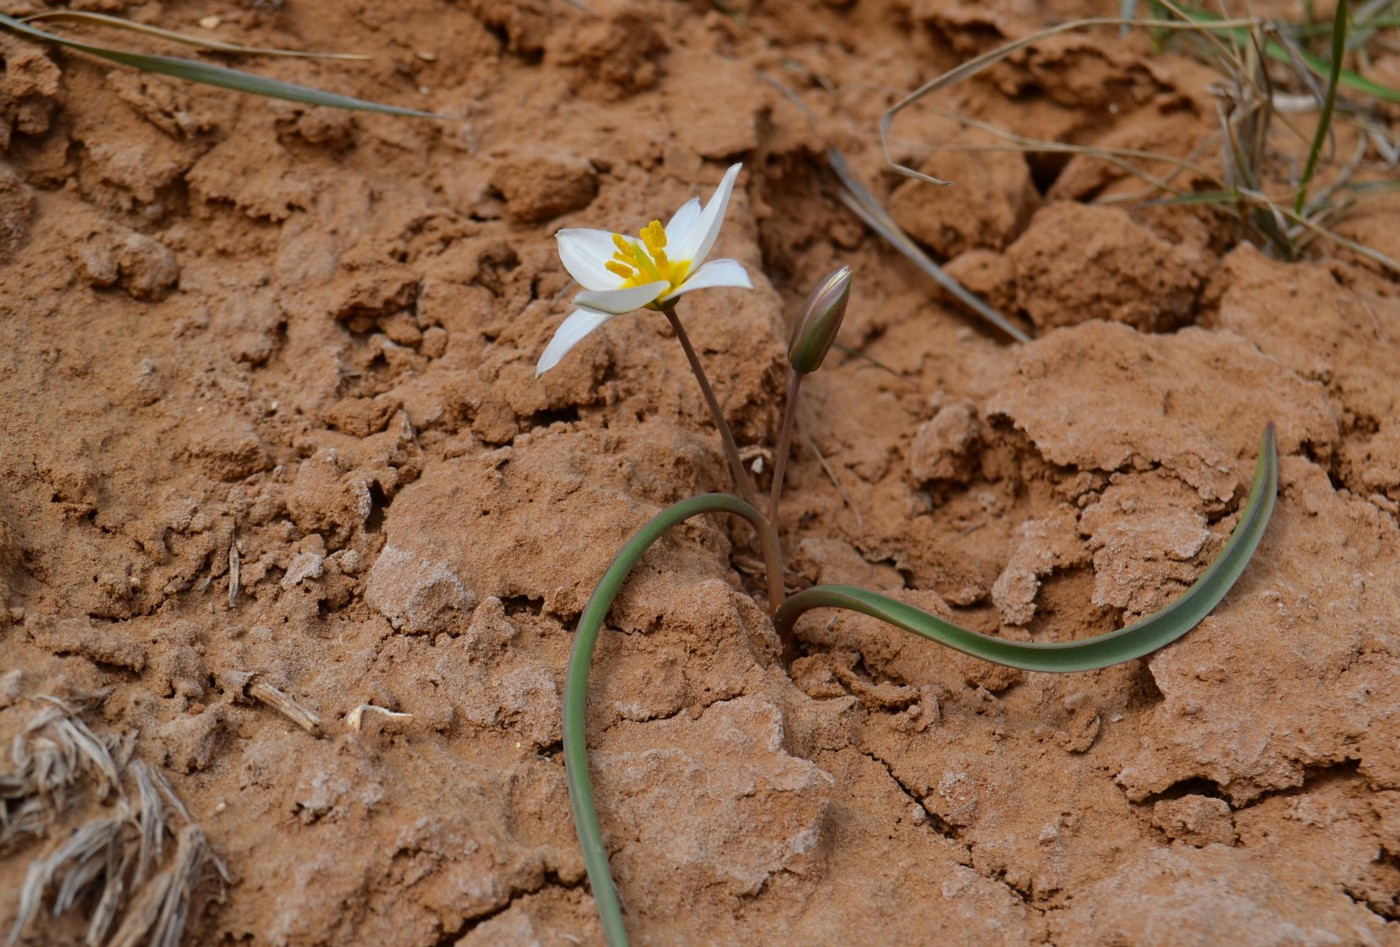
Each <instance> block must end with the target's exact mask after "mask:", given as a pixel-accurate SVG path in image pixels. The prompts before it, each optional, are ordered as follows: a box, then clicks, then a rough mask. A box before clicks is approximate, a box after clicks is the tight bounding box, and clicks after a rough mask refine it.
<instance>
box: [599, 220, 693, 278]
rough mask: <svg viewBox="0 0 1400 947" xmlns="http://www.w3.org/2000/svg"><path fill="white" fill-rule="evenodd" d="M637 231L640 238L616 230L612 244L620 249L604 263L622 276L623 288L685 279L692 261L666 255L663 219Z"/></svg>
mask: <svg viewBox="0 0 1400 947" xmlns="http://www.w3.org/2000/svg"><path fill="white" fill-rule="evenodd" d="M638 235H639V236H640V237H641V238H642V239H641V240H640V241H637V240H629V239H628V238H626V237H624V236H622V235H621V234H613V237H612V240H613V246H615V247H617V252H616V253H614V254H613V256H612V259H611V260H608V261H607V262H606V263H604V264H603V266H605V267H606V268H607V270H608V272H609V273H612V274H613V275H614V276H620V277H621V278H622V281H623V282H622V286H621V287H620V288H622V289H628V288H630V287H632V286H640V285H642V284H643V283H663V282H664V283H670V284H671V286H672V287H673V288H674V287H676V286H679V285H680V284H681V283H683V282H684V281H685V277H686V274H687V273H689V272H690V261H689V260H680V261H672V260H671V259H670V258H669V257H667V256H666V228H665V227H663V226H662V225H661V221H659V220H653V221H652V222H651V223H649V224H647V225H646V226H645V227H643V228H642V229H641V230H640V231H639V232H638Z"/></svg>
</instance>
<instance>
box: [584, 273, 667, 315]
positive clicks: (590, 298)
mask: <svg viewBox="0 0 1400 947" xmlns="http://www.w3.org/2000/svg"><path fill="white" fill-rule="evenodd" d="M670 285H671V284H670V283H667V282H665V281H664V280H663V281H662V282H659V283H643V284H642V285H641V286H629V287H627V288H626V289H608V290H603V291H601V292H586V293H579V294H578V295H577V296H575V297H574V305H575V306H578V307H580V308H583V309H596V310H598V311H599V312H608V313H612V314H613V315H614V316H620V315H622V314H623V313H624V312H631V311H632V310H633V309H640V308H642V307H643V306H645V305H646V304H647V303H649V302H651V301H653V300H654V299H656V297H658V296H660V295H661V293H662V291H664V290H666V289H667V288H669V287H670Z"/></svg>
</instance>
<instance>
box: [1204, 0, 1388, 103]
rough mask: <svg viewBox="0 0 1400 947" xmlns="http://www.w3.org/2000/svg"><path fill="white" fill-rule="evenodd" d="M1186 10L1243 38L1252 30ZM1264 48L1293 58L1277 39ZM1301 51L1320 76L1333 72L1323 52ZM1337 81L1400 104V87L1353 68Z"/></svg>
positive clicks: (1285, 60)
mask: <svg viewBox="0 0 1400 947" xmlns="http://www.w3.org/2000/svg"><path fill="white" fill-rule="evenodd" d="M1184 12H1185V13H1186V16H1187V19H1188V20H1190V21H1191V22H1192V23H1197V24H1200V25H1202V26H1205V27H1208V28H1209V29H1211V30H1215V31H1220V32H1225V33H1232V34H1234V35H1235V36H1236V38H1237V39H1238V40H1239V41H1241V42H1243V41H1244V39H1245V35H1246V34H1247V32H1248V31H1247V30H1244V29H1240V28H1238V27H1234V26H1229V25H1224V24H1223V23H1222V21H1221V19H1220V17H1218V16H1216V15H1215V14H1214V13H1208V12H1206V11H1204V10H1186V11H1184ZM1264 52H1265V54H1266V55H1267V56H1268V57H1269V58H1270V59H1274V60H1277V61H1278V62H1282V63H1289V64H1291V63H1292V62H1293V57H1291V56H1290V55H1289V54H1288V50H1286V49H1284V48H1283V46H1282V44H1280V43H1277V42H1275V41H1273V40H1270V41H1269V42H1268V43H1266V44H1265V46H1264ZM1298 54H1299V56H1300V57H1301V58H1302V60H1303V62H1304V63H1305V64H1306V65H1307V67H1308V68H1309V69H1310V70H1312V72H1313V74H1314V75H1316V76H1317V77H1318V78H1320V79H1326V78H1327V76H1328V75H1329V74H1330V73H1331V71H1332V63H1329V62H1328V61H1327V60H1325V59H1323V58H1322V57H1321V56H1318V55H1316V54H1314V53H1310V52H1308V51H1307V50H1299V51H1298ZM1337 83H1338V84H1339V85H1341V86H1344V87H1346V88H1348V89H1351V90H1352V91H1353V92H1361V93H1363V94H1365V95H1369V96H1372V97H1374V98H1377V99H1381V100H1382V101H1385V102H1394V103H1396V104H1400V90H1397V89H1392V88H1390V87H1389V86H1384V85H1381V84H1380V83H1379V82H1373V81H1371V80H1370V79H1367V78H1366V77H1365V76H1363V75H1361V74H1360V73H1356V72H1352V71H1351V70H1350V69H1342V70H1341V71H1340V72H1338V74H1337Z"/></svg>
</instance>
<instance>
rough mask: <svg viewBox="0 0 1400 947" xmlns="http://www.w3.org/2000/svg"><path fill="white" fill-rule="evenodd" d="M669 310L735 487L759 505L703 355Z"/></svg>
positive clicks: (753, 503)
mask: <svg viewBox="0 0 1400 947" xmlns="http://www.w3.org/2000/svg"><path fill="white" fill-rule="evenodd" d="M661 311H662V312H664V313H666V318H667V319H669V320H670V321H671V328H672V329H674V330H675V331H676V338H677V339H679V340H680V343H681V348H683V349H685V357H686V358H687V359H689V360H690V370H691V371H692V372H694V373H695V380H696V381H698V382H699V383H700V391H701V393H702V394H704V396H705V403H706V404H708V405H709V406H710V414H711V415H712V416H713V417H714V419H715V427H717V428H719V437H720V440H721V441H723V442H724V454H725V456H726V457H728V458H729V469H730V472H731V473H733V474H734V486H735V488H736V489H738V491H739V494H740V495H741V496H742V497H743V498H744V501H745V502H746V503H748V504H749V506H752V507H755V508H756V507H757V506H758V498H757V497H755V496H754V492H753V484H752V483H751V482H750V481H749V474H748V471H746V470H745V469H744V462H743V461H742V460H740V459H739V445H737V444H735V443H734V435H733V434H732V433H731V432H730V430H729V424H728V422H726V421H725V420H724V412H722V411H721V410H720V408H719V399H717V398H716V397H715V391H714V389H713V388H711V387H710V380H709V379H708V378H707V377H705V369H704V367H702V366H701V364H700V358H699V357H698V356H697V355H696V354H695V348H694V346H692V345H691V344H690V336H688V335H686V334H685V328H684V327H683V326H682V325H681V320H680V317H679V316H677V315H676V310H675V307H674V306H672V307H668V308H666V309H663V310H661Z"/></svg>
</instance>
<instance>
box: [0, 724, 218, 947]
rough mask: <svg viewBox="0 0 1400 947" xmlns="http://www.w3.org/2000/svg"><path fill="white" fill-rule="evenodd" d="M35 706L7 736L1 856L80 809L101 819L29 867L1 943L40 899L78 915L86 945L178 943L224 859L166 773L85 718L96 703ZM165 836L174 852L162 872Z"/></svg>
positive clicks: (21, 927) (36, 909)
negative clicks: (203, 887) (82, 914)
mask: <svg viewBox="0 0 1400 947" xmlns="http://www.w3.org/2000/svg"><path fill="white" fill-rule="evenodd" d="M39 700H40V701H42V702H43V703H44V705H46V706H42V709H40V710H39V711H38V712H37V713H36V714H35V715H34V717H33V719H31V720H30V721H29V722H28V723H27V724H26V725H25V727H24V729H23V730H22V731H21V732H20V733H19V734H18V735H16V736H15V738H14V740H13V741H12V745H11V748H10V756H11V760H12V764H13V766H12V768H11V769H10V770H9V771H8V772H2V773H0V855H5V854H9V853H11V852H15V851H17V850H19V849H20V848H22V847H24V846H26V845H32V844H35V843H36V842H38V841H39V840H41V839H43V838H44V837H46V836H52V835H57V834H59V828H60V826H62V825H63V823H64V822H65V821H72V820H71V819H70V818H69V817H70V816H71V814H72V813H73V812H74V811H76V810H77V809H79V808H80V807H87V808H91V807H92V806H93V805H94V804H96V805H97V806H98V811H97V812H96V813H95V814H86V815H85V818H84V820H83V821H81V822H80V823H79V824H78V825H77V826H76V827H73V828H71V829H68V830H67V834H66V837H64V838H63V840H62V841H61V842H58V843H57V844H56V845H54V846H52V847H51V849H50V850H49V851H48V853H47V854H44V855H40V856H39V857H36V858H34V860H33V861H31V862H30V863H29V869H28V871H27V872H26V875H25V880H24V884H23V885H22V886H21V889H20V891H19V904H18V910H17V912H16V917H15V922H14V925H13V926H12V927H11V929H10V931H9V934H8V936H7V937H6V939H5V942H4V943H5V947H14V945H15V944H17V943H19V940H20V937H21V936H22V935H23V934H24V933H25V931H26V930H28V929H29V928H30V927H31V926H32V925H34V924H35V923H36V922H37V921H38V920H39V918H40V915H41V914H42V913H43V911H44V906H45V903H46V902H47V903H48V905H49V911H50V913H51V914H52V915H53V916H55V917H57V916H59V915H63V914H68V913H70V912H75V911H85V912H86V918H87V922H88V924H87V933H86V936H85V937H84V943H85V944H86V945H87V947H119V945H120V947H136V945H139V944H151V945H155V947H176V945H178V944H179V942H180V939H181V937H182V935H183V933H184V929H185V924H186V922H187V920H188V918H189V915H190V910H191V906H192V905H193V904H194V899H195V895H196V893H197V891H198V889H199V888H200V887H201V885H203V884H204V883H205V882H206V881H208V880H209V876H210V875H211V874H217V875H218V876H219V878H220V879H222V881H223V882H224V883H227V882H228V873H227V870H226V869H225V868H224V865H223V862H222V861H220V859H219V857H218V856H217V855H216V854H215V853H214V851H213V849H212V848H211V847H210V845H209V841H208V838H207V837H206V836H205V834H204V830H203V829H202V828H200V826H199V825H198V824H196V823H195V822H194V821H193V819H192V818H191V817H190V813H189V811H188V810H187V809H186V808H185V806H184V804H183V803H181V802H180V799H179V797H178V796H176V795H175V791H174V789H173V788H172V787H171V786H170V783H169V782H168V781H166V779H165V777H164V776H163V775H162V774H161V773H160V772H159V771H158V770H155V769H153V768H151V767H150V766H148V765H147V764H146V763H144V762H143V761H141V760H130V759H129V757H130V749H131V746H130V744H129V743H128V744H126V745H124V744H123V742H122V741H121V740H119V739H116V738H113V737H102V736H99V735H98V734H96V733H95V732H93V730H92V729H91V728H90V727H88V725H87V724H86V723H84V722H83V720H82V719H81V714H82V713H83V712H84V711H85V710H86V709H88V708H89V707H90V706H91V705H92V704H94V703H97V702H100V700H101V698H96V699H94V700H90V701H79V702H69V701H64V700H60V699H58V698H54V697H41V698H39ZM109 797H114V798H113V799H112V801H111V802H108V803H107V804H105V805H103V804H102V803H104V801H106V800H108V799H109ZM167 836H168V837H170V838H173V839H174V840H175V852H174V855H173V857H172V858H170V859H169V864H168V865H166V866H165V867H164V868H162V867H161V865H162V864H163V863H164V862H165V861H166V860H167V859H166V857H165V855H166V841H167ZM114 926H115V933H112V931H113V928H114Z"/></svg>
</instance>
